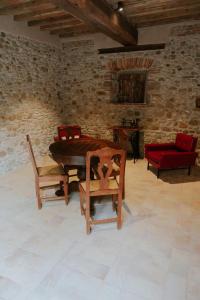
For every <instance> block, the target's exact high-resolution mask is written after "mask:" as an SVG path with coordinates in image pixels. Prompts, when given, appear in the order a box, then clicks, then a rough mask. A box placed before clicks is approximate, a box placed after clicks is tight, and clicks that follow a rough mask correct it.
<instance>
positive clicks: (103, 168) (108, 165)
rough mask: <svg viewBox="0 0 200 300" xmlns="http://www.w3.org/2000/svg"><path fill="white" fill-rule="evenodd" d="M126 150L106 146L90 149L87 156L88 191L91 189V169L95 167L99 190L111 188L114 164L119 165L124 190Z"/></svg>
mask: <svg viewBox="0 0 200 300" xmlns="http://www.w3.org/2000/svg"><path fill="white" fill-rule="evenodd" d="M125 163H126V152H125V151H124V150H122V149H120V150H118V149H113V148H110V147H105V148H102V149H99V150H95V151H88V152H87V156H86V193H87V192H89V190H90V175H91V170H92V169H95V175H96V176H97V179H98V180H99V190H101V191H105V190H109V179H110V178H111V176H112V173H113V171H115V172H116V170H115V169H114V166H116V165H117V166H118V174H119V189H120V191H121V192H122V191H123V185H124V174H125Z"/></svg>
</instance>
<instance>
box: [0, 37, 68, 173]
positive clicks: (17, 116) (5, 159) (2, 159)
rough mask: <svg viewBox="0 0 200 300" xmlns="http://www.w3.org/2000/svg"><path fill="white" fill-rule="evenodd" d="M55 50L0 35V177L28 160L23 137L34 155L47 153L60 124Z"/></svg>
mask: <svg viewBox="0 0 200 300" xmlns="http://www.w3.org/2000/svg"><path fill="white" fill-rule="evenodd" d="M62 57H63V56H62V55H61V51H60V50H59V49H56V48H54V47H52V46H49V45H46V44H43V43H39V42H34V41H32V40H30V39H26V38H22V37H14V36H12V35H9V34H5V33H3V32H1V33H0V173H3V172H5V171H7V170H9V169H13V168H15V167H17V166H20V165H21V164H23V163H24V162H27V160H28V151H27V148H26V142H25V135H26V134H27V133H29V134H30V135H31V137H32V140H33V144H34V150H35V153H36V155H39V154H44V153H47V152H48V145H49V143H50V141H52V140H53V135H54V133H55V131H56V126H57V125H58V124H60V123H61V122H62V100H61V97H60V90H61V89H62V82H61V81H60V66H61V65H62Z"/></svg>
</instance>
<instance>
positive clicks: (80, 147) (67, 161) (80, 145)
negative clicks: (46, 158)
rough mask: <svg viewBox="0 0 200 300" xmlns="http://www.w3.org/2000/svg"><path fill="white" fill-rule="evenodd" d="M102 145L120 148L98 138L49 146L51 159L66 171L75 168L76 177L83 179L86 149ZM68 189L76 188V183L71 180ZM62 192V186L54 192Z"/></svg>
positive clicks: (93, 148)
mask: <svg viewBox="0 0 200 300" xmlns="http://www.w3.org/2000/svg"><path fill="white" fill-rule="evenodd" d="M104 147H111V148H115V149H121V148H120V147H119V145H116V144H115V143H113V142H111V141H108V140H99V139H92V138H91V139H74V140H69V141H57V142H54V143H52V144H51V145H50V146H49V151H50V152H51V154H52V157H53V159H54V160H55V161H56V162H57V163H58V164H61V165H62V166H63V168H64V170H65V172H66V174H67V173H68V171H69V170H70V169H77V177H78V178H79V180H81V181H83V180H85V178H86V154H87V152H88V151H93V150H98V149H101V148H104ZM73 183H74V184H71V187H70V190H77V184H75V182H73ZM62 194H63V191H62V188H61V190H58V191H57V192H56V195H57V196H60V195H62Z"/></svg>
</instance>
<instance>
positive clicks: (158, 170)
mask: <svg viewBox="0 0 200 300" xmlns="http://www.w3.org/2000/svg"><path fill="white" fill-rule="evenodd" d="M159 176H160V169H157V178H159Z"/></svg>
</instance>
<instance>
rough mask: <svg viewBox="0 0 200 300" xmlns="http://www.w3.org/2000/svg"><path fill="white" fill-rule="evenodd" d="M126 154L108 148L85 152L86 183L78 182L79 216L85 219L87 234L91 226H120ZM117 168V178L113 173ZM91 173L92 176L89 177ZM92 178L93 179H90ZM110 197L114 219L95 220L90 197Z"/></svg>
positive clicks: (122, 151)
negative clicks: (106, 224) (112, 224)
mask: <svg viewBox="0 0 200 300" xmlns="http://www.w3.org/2000/svg"><path fill="white" fill-rule="evenodd" d="M125 162H126V153H125V151H124V150H117V149H113V148H109V147H105V148H102V149H100V150H96V151H89V152H87V156H86V181H85V182H80V184H79V190H80V208H81V214H82V215H83V214H84V215H85V218H86V231H87V234H89V233H90V231H91V225H92V224H101V223H110V222H117V228H118V229H120V228H121V226H122V195H123V188H124V175H125ZM116 165H117V166H118V176H117V177H116V176H113V171H114V170H115V167H116ZM91 171H92V173H93V174H94V176H91ZM91 177H93V178H94V179H91ZM106 195H110V196H112V204H113V208H115V209H116V217H113V218H107V219H101V220H99V219H98V220H97V219H94V217H93V216H92V215H91V197H98V196H106Z"/></svg>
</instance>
